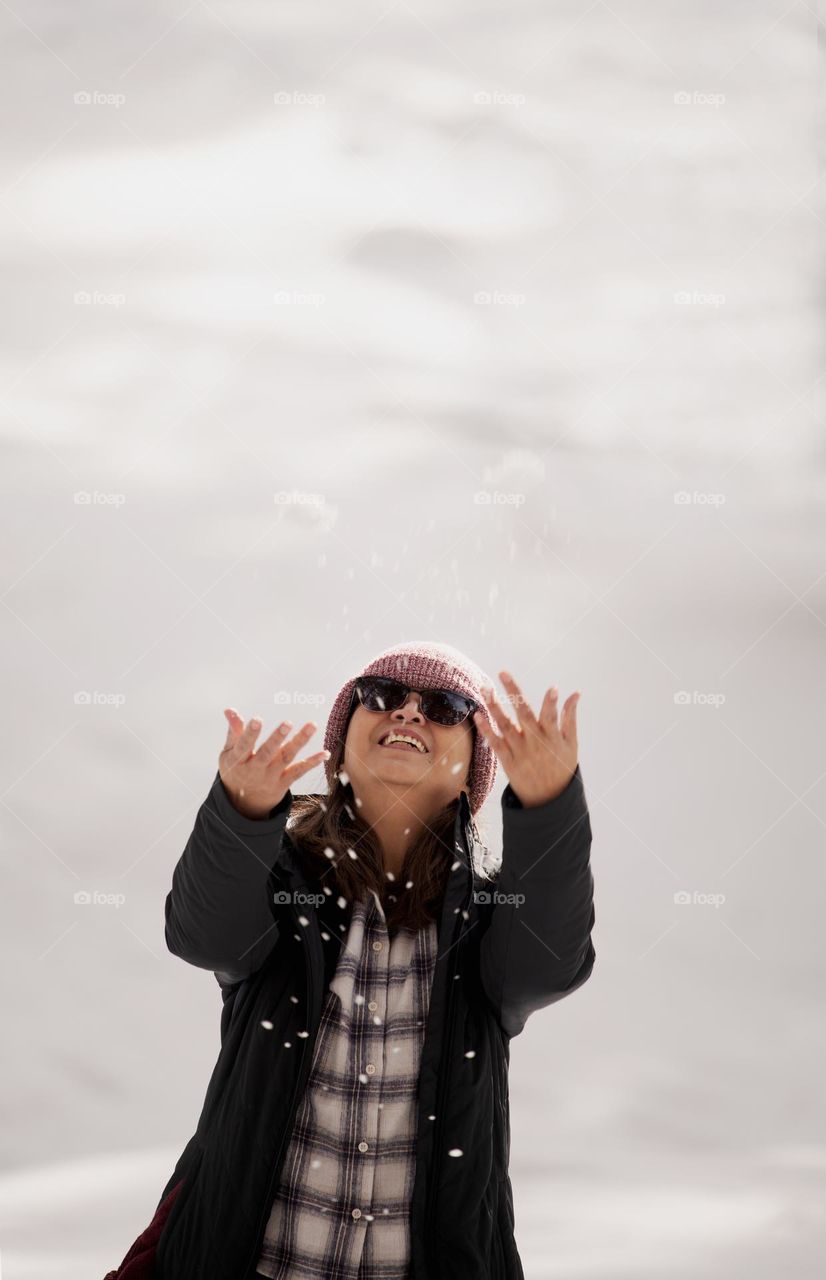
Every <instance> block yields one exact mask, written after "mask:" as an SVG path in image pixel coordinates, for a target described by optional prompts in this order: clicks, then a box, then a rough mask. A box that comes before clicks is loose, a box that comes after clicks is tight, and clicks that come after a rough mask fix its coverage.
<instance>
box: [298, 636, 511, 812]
mask: <svg viewBox="0 0 826 1280" xmlns="http://www.w3.org/2000/svg"><path fill="white" fill-rule="evenodd" d="M358 675H361V676H390V677H391V678H393V679H395V680H401V681H403V682H404V683H405V684H406V685H409V686H410V688H411V689H415V690H417V691H418V690H420V689H450V690H452V691H453V692H454V693H462V694H464V695H465V696H466V697H468V698H473V699H474V700H475V701H476V702H478V703H479V707H480V709H481V711H482V713H483V715H484V716H485V718H486V719H487V722H488V724H489V725H490V726H492V720H491V717H490V714H489V712H488V709H487V706H486V704H485V701H484V699H483V697H482V688H483V687H484V686H488V687H490V686H491V685H492V684H493V682H492V681H491V680H490V679H489V678H488V677H487V676H486V675H485V673H484V671H483V670H482V669H481V667H479V666H477V665H476V663H475V662H472V661H471V660H470V658H468V657H466V656H465V654H463V653H461V652H460V651H459V650H458V649H454V648H453V646H452V645H448V644H440V643H439V642H438V641H434V640H411V641H408V642H406V643H404V644H399V645H394V646H393V647H392V648H390V649H384V650H383V651H382V652H381V653H379V654H378V655H377V656H376V657H375V658H373V659H372V660H371V661H370V662H368V663H367V665H366V666H365V667H363V668H362V670H361V671H360V672H358ZM356 679H357V676H353V677H352V678H351V679H350V680H348V681H347V683H346V684H345V685H344V686H343V688H342V689H341V690H340V691H339V693H338V694H337V695H336V698H335V701H334V702H333V705H332V708H331V710H330V715H329V717H328V719H327V728H326V730H325V733H324V746H325V747H326V748H327V750H328V751H330V752H331V753H332V752H334V751H335V748H336V746H337V745H338V743H339V741H341V740H343V739H344V738H346V736H347V724H348V721H349V712H350V702H351V699H352V696H353V690H354V688H355V682H356ZM473 729H474V736H475V738H476V742H475V745H474V749H473V756H472V757H471V765H470V778H469V782H468V786H467V794H468V800H469V802H470V810H471V813H474V814H475V813H477V812H478V810H479V809H481V807H482V805H483V804H484V802H485V800H486V799H487V797H488V796H489V795H490V791H491V788H492V786H493V783H494V779H495V778H496V763H497V761H496V754H495V752H494V751H493V749H492V748H491V747H489V746H488V744H487V742H486V741H485V739H484V737H483V736H482V734H481V733H480V732H479V731H478V729H476V726H475V725H473ZM331 766H332V756H331V758H330V759H329V760H326V761H325V762H324V768H325V772H326V774H327V782H328V784H329V786H330V788H331V789H332V787H333V783H334V781H335V779H334V777H333V773H332V767H331Z"/></svg>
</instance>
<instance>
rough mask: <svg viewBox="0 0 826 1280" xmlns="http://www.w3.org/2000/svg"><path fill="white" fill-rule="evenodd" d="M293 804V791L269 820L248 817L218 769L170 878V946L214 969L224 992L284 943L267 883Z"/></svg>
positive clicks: (189, 959) (167, 933)
mask: <svg viewBox="0 0 826 1280" xmlns="http://www.w3.org/2000/svg"><path fill="white" fill-rule="evenodd" d="M291 803H292V794H291V792H289V791H288V792H287V794H286V795H285V796H284V799H283V800H282V801H281V803H280V804H279V805H276V806H275V807H274V808H273V809H271V810H270V812H269V815H268V816H267V817H266V818H262V819H260V820H256V819H253V818H245V817H244V816H243V815H242V814H241V813H239V812H238V810H237V809H236V808H235V806H234V805H233V804H232V802H231V800H230V798H229V796H228V795H227V792H226V791H225V789H224V784H223V782H222V781H221V775H220V773H218V772H216V774H215V779H214V781H213V783H212V787H211V789H210V791H209V794H208V795H207V797H206V799H205V800H204V802H203V804H202V805H201V807H200V809H199V810H198V813H197V816H196V818H195V826H194V828H193V830H192V834H191V835H190V837H189V840H188V841H187V844H186V848H185V849H184V851H183V853H182V854H181V856H180V858H179V859H178V862H177V864H176V866H175V869H174V871H173V873H172V889H171V891H170V892H169V893H168V894H167V896H166V904H165V919H166V923H165V929H164V936H165V939H166V945H167V947H168V948H169V950H170V951H171V952H172V954H173V955H175V956H180V958H181V959H182V960H186V961H187V962H188V963H189V964H193V965H196V966H197V967H198V968H199V969H211V970H212V971H213V972H214V973H215V974H216V977H217V978H218V981H219V983H220V984H221V988H222V990H224V988H225V986H227V985H228V984H231V983H235V982H239V981H241V980H242V979H243V978H246V977H249V975H250V974H252V973H254V972H255V970H256V969H258V968H260V966H261V965H262V964H263V962H264V960H265V959H266V958H267V956H268V955H269V953H270V951H271V950H272V948H273V947H274V946H275V943H276V940H277V938H278V925H277V924H276V921H275V918H274V915H273V912H272V907H271V897H270V893H271V886H270V883H269V880H270V872H271V870H272V868H273V865H274V864H275V862H276V861H277V859H278V854H279V850H280V847H281V837H282V835H283V833H284V829H285V827H286V824H287V818H288V817H289V812H290V805H291Z"/></svg>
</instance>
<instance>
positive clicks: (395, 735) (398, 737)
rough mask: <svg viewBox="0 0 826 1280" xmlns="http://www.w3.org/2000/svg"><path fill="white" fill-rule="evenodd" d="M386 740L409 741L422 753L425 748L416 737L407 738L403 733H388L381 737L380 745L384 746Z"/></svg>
mask: <svg viewBox="0 0 826 1280" xmlns="http://www.w3.org/2000/svg"><path fill="white" fill-rule="evenodd" d="M388 742H409V743H410V745H411V746H412V747H415V748H416V750H417V751H420V752H422V754H424V750H425V749H424V747H423V746H422V744H421V743H420V742H419V740H418V738H409V737H408V736H407V734H405V733H388V734H387V736H386V737H384V738H382V740H381V745H382V746H385V747H386V746H387V744H388Z"/></svg>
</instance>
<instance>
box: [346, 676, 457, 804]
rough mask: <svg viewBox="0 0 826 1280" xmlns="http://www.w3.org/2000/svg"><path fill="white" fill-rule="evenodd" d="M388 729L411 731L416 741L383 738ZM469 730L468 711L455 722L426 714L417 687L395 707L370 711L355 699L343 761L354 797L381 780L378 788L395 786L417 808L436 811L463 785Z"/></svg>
mask: <svg viewBox="0 0 826 1280" xmlns="http://www.w3.org/2000/svg"><path fill="white" fill-rule="evenodd" d="M391 734H402V735H406V736H408V737H411V736H412V737H413V738H415V739H416V740H417V742H418V744H419V745H418V746H411V745H410V744H408V743H403V742H395V743H394V742H392V740H391V741H389V742H387V741H386V739H387V738H388V735H391ZM473 735H474V729H473V724H472V721H471V719H470V717H468V718H467V719H466V720H464V721H463V722H462V723H461V724H455V725H443V724H437V723H436V722H435V721H433V720H427V719H426V718H425V716H424V715H422V711H421V708H420V706H419V694H418V693H410V694H408V697H407V702H406V703H405V704H404V706H401V707H397V708H396V710H395V711H386V712H385V711H381V712H379V711H368V710H367V708H366V707H364V706H362V704H361V703H360V702H357V704H356V708H355V711H354V712H353V714H352V716H351V717H350V722H349V724H348V726H347V737H346V740H345V744H344V762H343V767H344V769H345V771H346V772H347V774H348V775H349V778H350V781H351V783H352V785H353V792H354V794H355V795H356V796H357V797H362V798H363V797H364V795H365V794H369V792H370V790H371V789H376V788H377V786H378V784H382V786H381V788H380V789H381V790H384V789H385V788H388V787H389V788H391V790H394V791H395V790H398V792H399V796H400V798H401V799H403V800H404V799H406V802H407V803H408V804H409V805H410V806H411V808H415V810H416V812H417V813H419V814H421V813H431V814H435V813H438V811H439V810H440V809H442V808H444V806H445V805H447V804H449V803H450V801H451V800H455V799H456V797H457V796H458V795H459V792H460V791H461V790H462V788H465V789H467V785H468V775H469V771H470V762H471V759H472V756H473V746H474V737H473Z"/></svg>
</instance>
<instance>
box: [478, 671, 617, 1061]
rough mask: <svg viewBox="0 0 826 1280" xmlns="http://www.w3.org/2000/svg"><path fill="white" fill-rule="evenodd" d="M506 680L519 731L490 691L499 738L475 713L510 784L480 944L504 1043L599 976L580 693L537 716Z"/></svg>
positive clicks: (549, 698) (553, 691)
mask: <svg viewBox="0 0 826 1280" xmlns="http://www.w3.org/2000/svg"><path fill="white" fill-rule="evenodd" d="M499 674H500V677H501V679H502V681H503V683H504V685H505V687H506V689H507V691H508V693H509V695H510V696H511V698H512V699H513V702H514V704H515V706H516V709H517V716H518V721H519V723H518V724H517V725H515V724H514V723H513V722H512V721H511V720H510V719H509V718H508V716H507V715H506V714H505V712H504V709H503V708H502V707H501V705H500V704H499V702H498V701H497V699H496V694H495V691H494V690H493V689H491V690H490V691H489V692H488V693H487V695H486V697H487V701H488V709H489V711H490V714H491V718H492V720H493V722H494V724H495V726H496V730H495V731H494V730H493V729H492V727H491V726H489V725H487V724H486V723H485V721H484V717H483V716H482V714H481V712H477V713H476V723H477V727H478V729H479V731H480V732H481V733H484V735H485V737H486V738H487V740H488V741H489V743H490V745H491V746H492V748H493V749H494V751H495V752H496V755H497V757H498V759H499V761H500V762H501V764H502V765H503V767H504V769H505V771H506V773H507V775H508V785H507V787H506V788H505V791H504V792H503V794H502V865H501V868H500V871H499V878H498V881H497V884H496V888H495V890H494V905H493V910H492V913H491V917H490V924H489V926H488V928H487V931H486V933H485V935H484V937H483V938H482V941H481V943H480V966H481V981H482V986H483V989H484V991H485V994H486V996H487V998H488V1000H489V1001H490V1003H491V1005H492V1007H493V1009H494V1010H495V1012H496V1015H497V1018H498V1020H499V1022H500V1025H501V1026H502V1028H503V1029H504V1031H505V1032H506V1034H507V1035H509V1036H515V1035H518V1034H519V1032H520V1031H521V1030H522V1028H523V1027H524V1025H525V1022H526V1020H527V1019H528V1017H529V1016H530V1014H531V1013H533V1012H534V1011H535V1010H537V1009H541V1008H544V1007H545V1006H546V1005H549V1004H553V1002H554V1001H556V1000H560V999H561V998H562V997H563V996H566V995H570V994H571V992H573V991H576V989H577V988H578V987H581V986H582V984H583V982H585V980H586V979H587V978H588V977H589V976H590V974H591V970H592V969H593V967H594V961H595V959H596V952H595V951H594V946H593V942H592V941H591V930H592V929H593V927H594V920H595V916H594V880H593V875H592V873H591V864H590V851H591V824H590V820H589V816H588V805H587V803H586V800H585V790H584V787H583V785H582V775H581V773H580V769H579V764H578V763H577V754H578V743H577V724H576V711H577V704H578V702H579V692H576V693H573V694H571V695H570V697H569V698H567V699H566V702H565V705H564V707H563V709H562V714H561V717H559V715H558V711H557V698H558V689H557V687H556V686H555V685H553V686H552V687H551V688H550V689H548V691H547V692H546V694H545V697H544V699H543V702H542V707H541V709H540V713H539V715H538V716H535V715H534V713H533V711H532V710H531V708H530V706H529V705H528V702H527V700H526V699H525V697H524V695H523V694H522V691H521V689H520V688H519V686H518V684H517V683H516V681H515V680H514V679H513V677H512V676H511V675H510V674H509V672H507V671H501V672H500V673H499Z"/></svg>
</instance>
